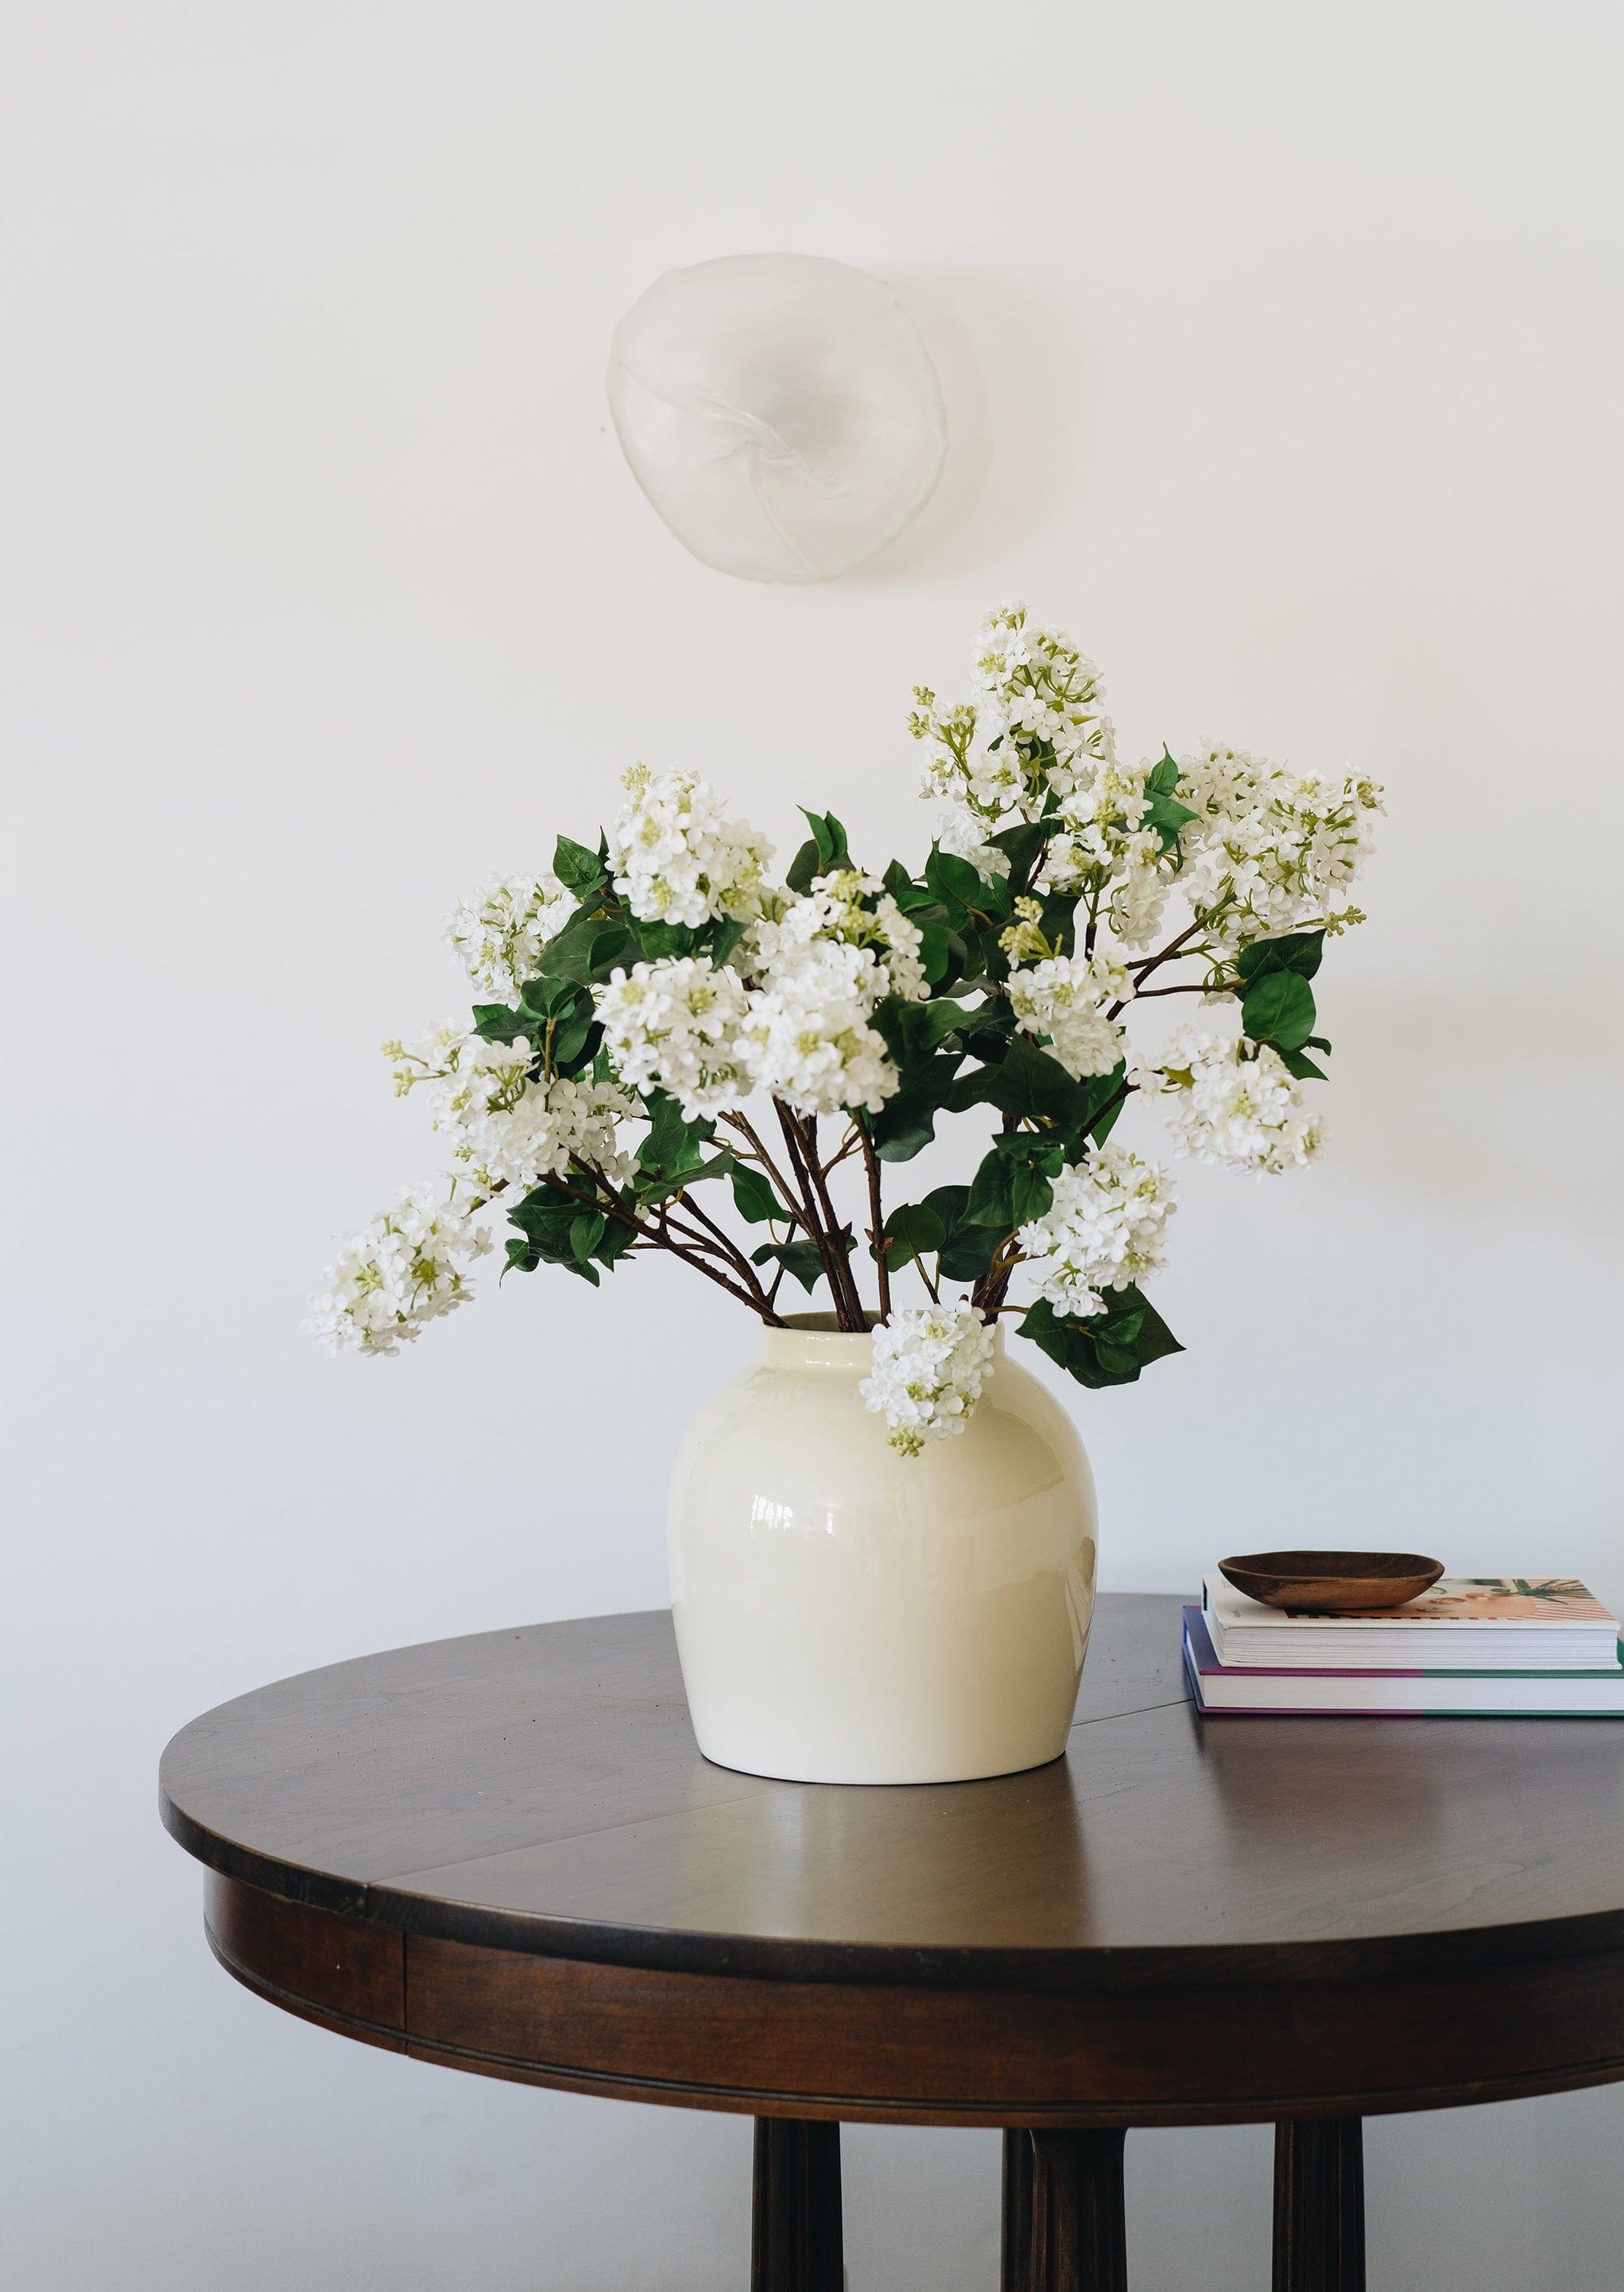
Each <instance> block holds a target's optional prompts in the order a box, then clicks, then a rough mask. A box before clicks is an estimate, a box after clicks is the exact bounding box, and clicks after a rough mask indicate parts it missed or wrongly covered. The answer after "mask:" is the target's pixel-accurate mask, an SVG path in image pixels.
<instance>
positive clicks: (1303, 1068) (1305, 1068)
mask: <svg viewBox="0 0 1624 2292" xmlns="http://www.w3.org/2000/svg"><path fill="white" fill-rule="evenodd" d="M1280 1061H1281V1065H1282V1066H1283V1067H1284V1068H1285V1069H1286V1072H1287V1073H1288V1074H1289V1075H1291V1076H1294V1077H1295V1078H1296V1079H1297V1081H1298V1082H1324V1081H1326V1080H1327V1079H1328V1077H1327V1075H1326V1072H1325V1069H1324V1068H1323V1067H1321V1066H1316V1065H1315V1064H1314V1062H1313V1060H1312V1059H1311V1058H1310V1057H1309V1056H1308V1055H1307V1053H1305V1052H1303V1051H1282V1052H1281V1054H1280Z"/></svg>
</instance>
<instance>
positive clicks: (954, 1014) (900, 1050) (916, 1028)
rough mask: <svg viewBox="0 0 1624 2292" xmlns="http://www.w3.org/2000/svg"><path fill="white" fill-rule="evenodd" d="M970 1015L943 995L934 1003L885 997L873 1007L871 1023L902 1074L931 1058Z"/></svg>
mask: <svg viewBox="0 0 1624 2292" xmlns="http://www.w3.org/2000/svg"><path fill="white" fill-rule="evenodd" d="M973 1018H974V1013H971V1012H969V1011H966V1009H965V1008H964V1005H962V1004H959V1003H954V1002H951V1001H949V999H948V998H947V997H945V996H944V997H941V1000H940V1001H938V1002H935V1003H909V1002H905V1001H904V1000H903V998H902V997H901V996H900V995H888V996H887V997H885V1001H884V1002H883V1003H880V1004H877V1005H876V1006H875V1012H874V1019H873V1024H874V1025H875V1027H876V1028H877V1029H878V1030H879V1032H880V1034H881V1035H883V1036H884V1037H885V1047H886V1049H887V1050H888V1051H889V1052H890V1053H891V1055H892V1057H893V1059H894V1060H895V1061H896V1062H897V1064H898V1066H899V1067H901V1069H902V1071H903V1073H904V1074H907V1073H908V1072H909V1069H912V1068H914V1067H917V1066H921V1065H923V1064H924V1063H925V1061H926V1060H927V1059H930V1058H932V1057H933V1056H934V1054H935V1053H936V1052H937V1051H939V1050H940V1049H941V1045H942V1044H943V1043H945V1042H946V1040H947V1039H948V1037H949V1035H954V1034H957V1033H958V1031H959V1030H960V1029H962V1028H964V1027H966V1026H968V1025H969V1024H970V1023H971V1022H972V1020H973Z"/></svg>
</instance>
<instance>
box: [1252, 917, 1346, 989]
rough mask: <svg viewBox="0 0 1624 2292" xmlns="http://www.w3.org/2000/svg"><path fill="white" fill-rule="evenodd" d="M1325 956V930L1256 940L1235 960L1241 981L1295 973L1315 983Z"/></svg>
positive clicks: (1285, 934)
mask: <svg viewBox="0 0 1624 2292" xmlns="http://www.w3.org/2000/svg"><path fill="white" fill-rule="evenodd" d="M1324 952H1325V932H1324V927H1323V926H1322V925H1321V928H1320V929H1319V930H1318V931H1305V932H1283V933H1282V934H1281V937H1280V938H1279V939H1255V940H1253V941H1252V943H1251V945H1250V946H1249V947H1243V948H1241V950H1240V955H1239V956H1237V957H1236V960H1235V968H1236V970H1237V971H1238V972H1240V976H1241V978H1242V979H1261V978H1262V977H1263V976H1264V972H1270V971H1295V972H1299V973H1300V974H1301V976H1302V977H1303V978H1305V979H1312V978H1313V975H1314V973H1315V972H1316V971H1318V969H1319V968H1320V958H1321V956H1322V955H1323V954H1324Z"/></svg>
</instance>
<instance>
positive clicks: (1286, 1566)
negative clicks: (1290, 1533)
mask: <svg viewBox="0 0 1624 2292" xmlns="http://www.w3.org/2000/svg"><path fill="white" fill-rule="evenodd" d="M1218 1572H1219V1574H1220V1575H1222V1576H1224V1577H1226V1578H1228V1580H1229V1582H1230V1583H1232V1585H1233V1586H1234V1587H1235V1589H1236V1591H1237V1592H1244V1593H1245V1594H1246V1596H1247V1598H1248V1600H1261V1601H1262V1602H1263V1604H1264V1607H1265V1608H1302V1609H1305V1610H1307V1611H1308V1612H1309V1613H1310V1614H1327V1613H1329V1611H1330V1610H1333V1609H1337V1608H1402V1606H1403V1604H1404V1602H1405V1601H1406V1600H1418V1599H1419V1598H1420V1596H1421V1594H1422V1593H1423V1592H1428V1591H1430V1590H1431V1589H1432V1587H1433V1586H1434V1584H1435V1583H1436V1582H1437V1580H1438V1578H1439V1577H1440V1576H1442V1573H1443V1562H1442V1561H1441V1560H1428V1559H1427V1558H1426V1555H1425V1554H1423V1553H1419V1552H1244V1553H1242V1554H1240V1557H1239V1558H1238V1559H1234V1560H1220V1561H1219V1562H1218Z"/></svg>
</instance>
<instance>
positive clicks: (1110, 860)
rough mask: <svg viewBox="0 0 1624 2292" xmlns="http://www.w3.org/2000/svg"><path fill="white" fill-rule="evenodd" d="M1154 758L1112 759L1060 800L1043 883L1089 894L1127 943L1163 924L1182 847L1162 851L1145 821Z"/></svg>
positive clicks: (1138, 943)
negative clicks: (1058, 819)
mask: <svg viewBox="0 0 1624 2292" xmlns="http://www.w3.org/2000/svg"><path fill="white" fill-rule="evenodd" d="M1155 769H1156V763H1155V762H1154V761H1153V760H1151V758H1148V757H1147V758H1145V759H1144V760H1143V762H1141V763H1137V764H1121V763H1118V762H1117V761H1116V759H1115V758H1114V757H1111V758H1109V759H1107V760H1106V761H1104V762H1103V763H1101V764H1100V765H1099V767H1098V769H1097V770H1096V771H1094V772H1093V774H1092V775H1090V776H1087V777H1082V778H1079V785H1078V787H1076V788H1075V789H1074V790H1073V792H1072V794H1071V795H1070V796H1068V797H1067V799H1066V800H1065V802H1064V803H1062V805H1061V809H1060V817H1061V822H1062V826H1061V829H1060V832H1059V833H1058V834H1057V835H1054V837H1053V838H1052V839H1051V841H1050V843H1049V845H1048V848H1047V850H1046V852H1045V854H1044V863H1043V868H1042V870H1041V873H1040V875H1039V876H1038V882H1039V884H1040V886H1041V887H1042V888H1044V889H1046V890H1048V891H1054V892H1075V893H1078V894H1079V895H1080V894H1082V893H1084V892H1087V893H1088V894H1089V895H1090V896H1091V897H1092V899H1093V900H1094V901H1095V906H1096V908H1097V911H1098V912H1099V913H1100V914H1101V915H1102V916H1103V919H1104V920H1105V921H1106V922H1107V923H1108V924H1110V926H1111V930H1112V931H1113V932H1115V933H1116V935H1117V937H1118V938H1119V940H1121V942H1122V944H1123V945H1124V946H1125V947H1130V948H1141V947H1145V946H1147V945H1148V944H1149V943H1150V941H1151V939H1152V938H1153V937H1154V935H1155V932H1156V931H1157V928H1158V926H1159V924H1160V922H1161V916H1162V910H1163V908H1165V907H1166V905H1167V902H1168V892H1170V891H1171V889H1172V886H1173V878H1174V876H1175V875H1176V872H1177V869H1178V867H1179V864H1180V860H1181V856H1182V855H1181V853H1180V851H1179V850H1178V848H1177V847H1176V846H1175V847H1174V848H1173V849H1171V850H1168V849H1165V848H1164V846H1163V844H1162V840H1161V837H1160V836H1159V835H1158V833H1157V832H1156V830H1155V828H1154V827H1151V826H1150V825H1149V824H1148V817H1149V813H1150V810H1151V794H1150V788H1149V785H1148V783H1149V780H1150V777H1151V772H1152V771H1155Z"/></svg>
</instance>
